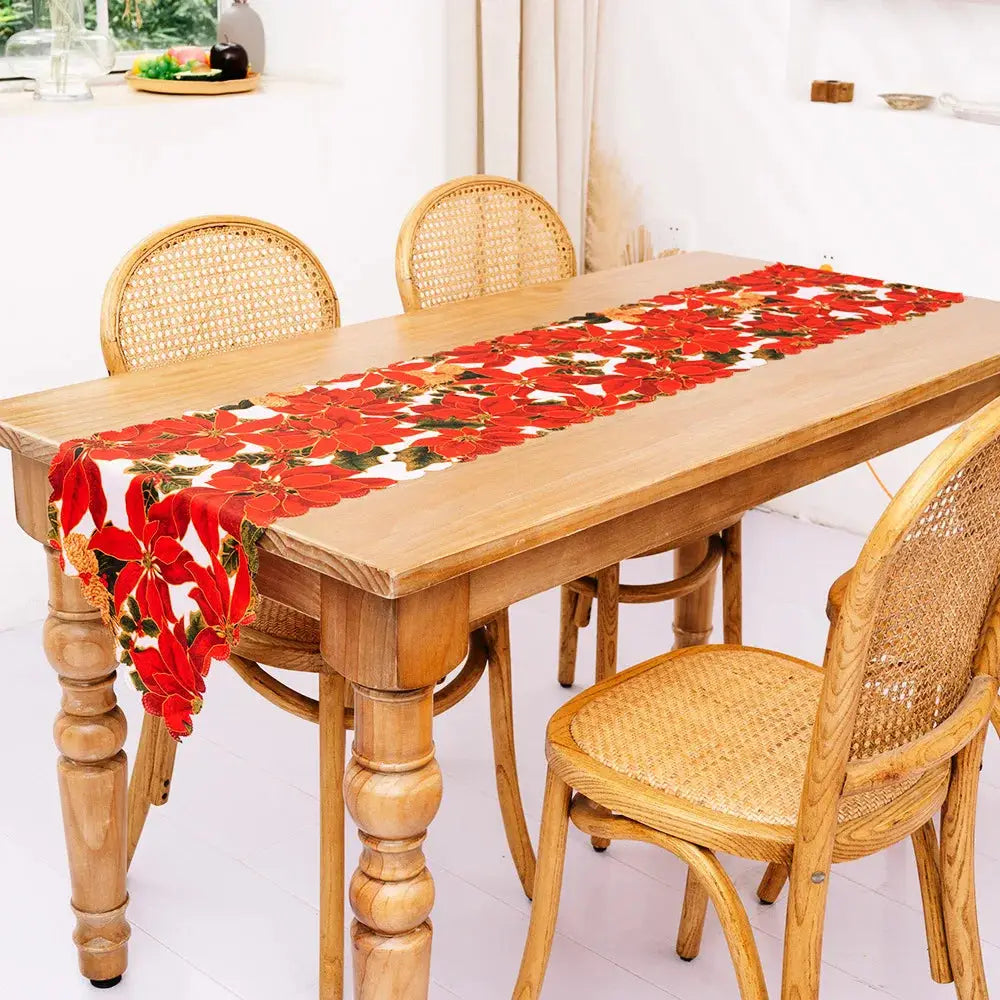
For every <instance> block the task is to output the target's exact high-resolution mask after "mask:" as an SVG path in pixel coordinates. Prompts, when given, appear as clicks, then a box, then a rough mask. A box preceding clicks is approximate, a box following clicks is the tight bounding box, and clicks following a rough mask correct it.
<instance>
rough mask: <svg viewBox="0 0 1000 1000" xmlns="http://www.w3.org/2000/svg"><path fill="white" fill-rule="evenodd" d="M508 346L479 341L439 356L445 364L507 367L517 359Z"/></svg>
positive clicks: (490, 341)
mask: <svg viewBox="0 0 1000 1000" xmlns="http://www.w3.org/2000/svg"><path fill="white" fill-rule="evenodd" d="M517 356H518V355H517V354H516V353H514V352H513V351H511V350H510V346H509V345H508V344H506V343H501V342H500V341H498V340H480V341H479V342H478V343H475V344H469V345H468V346H467V347H456V348H453V349H452V350H449V351H444V352H443V353H442V355H441V357H442V359H443V360H444V361H445V362H446V363H447V364H454V365H483V366H484V367H488V368H500V367H502V366H504V365H509V364H510V363H511V362H513V361H514V360H515V359H516V358H517Z"/></svg>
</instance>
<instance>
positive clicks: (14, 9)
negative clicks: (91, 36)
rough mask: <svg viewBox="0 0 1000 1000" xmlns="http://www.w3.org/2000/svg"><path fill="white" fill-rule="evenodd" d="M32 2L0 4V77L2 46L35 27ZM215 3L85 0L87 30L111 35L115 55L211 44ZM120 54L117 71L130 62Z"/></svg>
mask: <svg viewBox="0 0 1000 1000" xmlns="http://www.w3.org/2000/svg"><path fill="white" fill-rule="evenodd" d="M34 2H35V0H0V79H2V78H4V77H5V76H7V77H9V76H10V73H9V72H8V71H7V69H8V68H7V67H6V66H5V65H4V60H3V58H2V57H3V46H4V45H5V44H6V42H7V39H8V38H10V36H11V35H13V34H14V32H15V31H22V30H23V29H25V28H30V27H31V25H32V24H33V23H34V13H33V5H34ZM218 3H219V0H84V12H85V16H86V19H87V27H88V28H97V27H100V28H101V29H102V30H104V29H107V30H109V31H110V33H111V35H112V37H113V38H114V40H115V42H116V43H117V45H118V49H119V52H120V53H134V52H162V51H163V50H164V49H169V48H170V47H171V46H172V45H204V46H205V47H206V48H207V47H209V46H210V45H212V44H213V43H214V42H215V26H216V21H217V19H218ZM132 58H133V57H132V56H131V55H124V56H122V55H119V68H120V69H126V68H128V67H129V66H130V65H131V63H132Z"/></svg>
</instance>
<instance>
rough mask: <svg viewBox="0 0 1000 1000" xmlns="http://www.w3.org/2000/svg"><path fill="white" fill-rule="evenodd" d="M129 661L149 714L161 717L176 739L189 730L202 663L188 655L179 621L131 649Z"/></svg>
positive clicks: (198, 698)
mask: <svg viewBox="0 0 1000 1000" xmlns="http://www.w3.org/2000/svg"><path fill="white" fill-rule="evenodd" d="M131 658H132V663H133V664H134V665H135V672H136V676H137V677H138V683H139V685H140V688H141V690H142V691H143V695H142V705H143V708H145V709H146V711H147V712H149V713H150V715H159V716H162V717H163V721H164V722H165V723H166V726H167V729H168V731H169V732H170V733H171V735H172V736H174V737H175V738H176V739H180V738H181V737H182V736H187V735H189V734H190V732H191V730H192V722H191V717H192V716H193V715H197V713H198V712H200V711H201V702H202V695H204V693H205V679H204V663H203V662H200V661H198V660H196V659H195V658H194V656H192V651H191V650H190V649H189V648H188V641H187V636H186V635H185V633H184V630H183V625H182V623H181V622H177V623H176V624H175V625H174V626H173V628H168V629H166V630H164V631H163V632H161V633H160V634H159V636H158V638H157V642H156V645H154V646H147V647H146V648H144V649H136V648H133V649H132V650H131Z"/></svg>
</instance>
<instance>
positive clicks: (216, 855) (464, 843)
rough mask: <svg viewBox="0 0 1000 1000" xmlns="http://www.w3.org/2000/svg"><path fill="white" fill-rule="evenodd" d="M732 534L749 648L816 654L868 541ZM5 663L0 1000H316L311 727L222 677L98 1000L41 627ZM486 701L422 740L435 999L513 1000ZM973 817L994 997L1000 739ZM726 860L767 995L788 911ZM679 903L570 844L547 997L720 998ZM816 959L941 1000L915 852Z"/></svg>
mask: <svg viewBox="0 0 1000 1000" xmlns="http://www.w3.org/2000/svg"><path fill="white" fill-rule="evenodd" d="M745 535H746V540H745V552H746V557H745V558H746V573H745V602H744V604H745V609H746V625H745V630H744V636H745V640H746V641H747V643H749V644H754V645H764V646H773V647H774V648H777V649H780V650H783V651H786V652H788V653H792V654H795V655H798V656H802V657H807V658H814V659H815V658H819V657H821V656H822V652H823V646H824V641H825V637H826V622H825V619H824V604H825V597H826V590H827V587H828V586H829V584H830V582H831V581H832V580H833V579H834V578H835V577H836V576H837V575H838V574H839V573H841V572H842V571H843V570H844V569H846V568H848V567H849V566H850V565H851V564H852V563H853V560H854V557H855V556H856V554H857V552H858V549H859V547H860V544H861V540H860V539H859V538H856V537H854V536H852V535H848V534H845V533H841V532H836V531H831V530H828V529H824V528H818V527H815V526H812V525H807V524H803V523H801V522H797V521H794V520H792V519H789V518H786V517H783V516H780V515H774V514H763V513H753V514H751V515H749V517H748V518H747V522H746V528H745ZM668 566H669V564H668V563H666V562H664V560H662V559H653V560H647V561H645V563H643V564H635V563H633V564H632V566H631V567H630V568H629V570H627V571H626V572H627V578H628V579H631V580H640V579H653V578H654V577H655V576H656V575H657V574H658V573H659V574H662V573H663V572H664V570H665V569H666V568H668ZM557 610H558V597H557V595H556V594H555V593H549V594H545V595H542V596H540V597H538V598H535V599H533V600H530V601H526V602H524V603H523V604H521V605H519V606H517V607H516V608H514V609H513V612H512V617H513V640H514V684H515V712H516V716H517V729H518V752H519V760H520V771H521V781H522V787H523V789H524V795H525V800H526V807H527V812H528V818H529V822H530V825H531V827H532V829H533V831H534V830H537V823H538V818H539V809H540V805H541V794H542V786H543V779H544V760H543V755H542V739H543V732H544V726H545V722H546V720H547V719H548V717H549V716H550V715H551V713H552V712H553V711H554V710H555V709H556V708H557V707H558V706H559V704H560V703H561V702H562V700H563V699H564V698H565V697H566V692H564V691H563V690H562V689H561V688H560V687H559V686H558V684H557V683H556V679H555V662H554V654H555V648H556V632H557V617H556V615H557ZM669 617H670V609H669V606H666V605H660V606H646V607H643V606H635V607H631V608H626V609H625V610H624V612H623V617H622V625H623V628H622V643H621V663H622V664H623V665H627V664H631V663H636V662H639V661H640V660H642V659H644V658H646V657H648V656H650V655H653V654H655V653H657V652H660V651H661V650H663V649H665V648H667V647H669V645H670V643H671V639H672V636H671V631H670V625H669ZM580 660H581V662H580V667H579V674H578V676H579V679H580V680H581V681H583V682H584V683H585V682H586V681H587V680H588V679H592V677H593V653H592V637H588V638H584V639H583V640H582V641H581V658H580ZM0 663H2V664H3V667H2V669H3V671H4V681H5V683H4V689H5V690H6V691H7V692H8V696H9V697H8V711H7V712H6V713H5V717H4V725H3V727H2V730H0V732H2V735H0V754H2V757H3V760H4V761H5V766H4V768H3V771H2V777H0V794H2V801H3V803H4V807H3V811H2V812H0V901H2V902H0V997H4V998H6V1000H50V998H51V1000H75V998H83V997H92V998H96V997H97V996H102V995H105V996H108V997H109V1000H161V998H171V1000H232V998H234V997H236V998H242V1000H315V997H316V979H317V973H316V960H317V959H316V956H317V896H318V893H317V872H318V861H317V845H318V837H319V832H318V831H319V825H318V824H319V821H318V804H317V797H316V785H317V781H318V765H317V759H316V758H317V738H316V730H315V729H314V727H312V726H310V725H309V724H307V723H304V722H300V721H299V720H297V719H294V718H292V717H291V716H287V715H285V714H283V713H281V712H279V711H277V710H275V709H273V708H271V706H269V705H268V704H266V703H265V702H264V701H262V700H261V699H259V698H258V697H257V696H255V695H254V694H253V693H252V692H251V691H250V690H249V689H248V688H246V687H244V686H243V684H242V683H241V682H240V681H239V680H238V679H237V678H235V676H234V675H232V674H231V672H229V671H228V670H227V669H226V668H225V667H223V666H221V665H219V666H216V668H215V669H214V672H213V674H212V676H211V678H210V683H209V692H208V702H207V706H206V708H205V711H204V712H203V713H202V715H201V716H200V717H199V719H198V720H197V732H196V734H195V736H194V737H193V738H192V739H191V740H190V741H188V742H187V743H186V744H185V745H184V747H183V748H182V749H181V751H180V753H179V755H178V765H177V770H176V774H175V783H174V788H173V792H172V797H171V800H170V803H169V804H168V805H167V806H166V807H165V808H163V809H154V810H153V811H152V813H151V815H150V818H149V822H148V823H147V826H146V831H145V834H144V839H143V841H142V843H141V844H140V847H139V850H138V853H137V855H136V859H135V862H134V865H133V868H132V872H131V874H130V877H129V890H130V892H131V905H130V907H129V917H130V920H131V922H132V928H133V934H132V947H131V963H130V967H129V970H128V973H127V974H126V976H125V979H124V981H123V982H122V983H121V984H120V985H119V986H118V987H117V988H116V989H115V990H114V991H112V992H110V993H108V994H98V993H95V992H93V991H92V989H91V987H90V986H89V985H88V984H87V983H86V982H85V981H84V980H82V979H80V978H79V976H78V974H77V972H76V959H75V952H74V949H73V946H72V944H71V942H70V933H71V929H72V919H71V917H70V914H69V907H68V905H67V900H68V896H69V891H68V885H67V878H66V865H65V858H64V854H63V844H62V828H61V822H60V817H59V807H58V802H57V795H56V789H55V774H54V759H55V751H54V749H53V746H52V741H51V735H50V724H51V720H52V718H53V717H54V714H55V711H56V708H57V702H58V689H57V685H56V681H55V678H54V675H53V674H52V672H51V671H50V670H49V668H48V667H47V665H46V664H45V662H44V659H43V656H42V652H41V648H40V640H39V625H38V623H34V624H28V625H25V626H24V627H21V628H17V629H12V630H10V631H7V632H4V633H2V634H0ZM118 688H119V697H120V698H121V701H122V705H123V708H124V709H125V712H126V714H127V715H128V716H129V719H130V721H131V722H132V728H133V736H132V739H131V740H130V743H129V751H130V752H131V750H132V748H133V747H134V740H135V738H136V735H137V734H138V730H139V726H138V722H139V720H140V711H141V710H140V706H139V703H138V699H137V697H136V695H135V693H134V692H133V691H132V690H131V686H130V685H129V683H128V681H127V680H126V679H122V680H121V681H119V686H118ZM485 688H486V686H485V684H483V685H480V688H479V690H477V691H476V692H475V693H474V694H473V695H472V696H471V697H470V698H469V699H468V700H467V701H466V702H464V703H463V704H462V705H460V706H459V707H458V708H457V709H455V710H453V711H452V712H450V713H448V714H447V715H445V716H442V717H440V718H439V719H438V721H437V726H436V734H435V735H436V740H437V748H438V759H439V760H440V762H441V767H442V768H443V770H444V776H445V794H444V804H443V806H442V809H441V812H440V814H439V817H438V819H437V820H436V822H435V824H434V826H433V828H432V830H431V834H430V838H429V840H428V856H429V860H430V866H431V870H432V871H433V873H434V876H435V880H436V883H437V905H436V907H435V910H434V924H435V943H434V958H433V987H432V989H431V996H432V997H433V1000H455V998H460V1000H506V998H508V997H509V996H510V991H511V988H512V986H513V982H514V978H515V976H516V972H517V967H518V963H519V960H520V954H521V947H522V944H523V941H524V935H525V931H526V929H527V921H528V910H529V906H528V903H527V901H526V900H525V899H524V897H523V896H522V894H521V891H520V888H519V885H518V882H517V879H516V877H515V875H514V871H513V868H512V866H511V864H510V860H509V858H508V856H507V849H506V843H505V841H504V837H503V832H502V828H501V824H500V816H499V812H498V809H497V805H496V799H495V795H494V787H493V776H492V758H491V752H490V738H489V725H488V722H487V719H488V713H487V702H486V690H485ZM723 694H724V693H723V692H720V696H721V695H723ZM980 803H981V809H980V839H979V845H978V852H977V856H978V862H979V865H978V876H979V890H980V893H979V899H980V913H981V922H982V933H983V937H984V940H985V942H986V945H985V951H986V963H987V973H988V975H989V976H990V977H991V979H992V981H993V982H996V983H1000V894H998V890H1000V840H998V838H997V837H996V835H995V833H996V831H997V830H1000V746H998V742H997V740H996V739H994V738H992V737H991V738H990V740H989V741H988V746H987V760H986V764H985V767H984V770H983V786H982V795H981V799H980ZM352 840H353V838H352ZM351 854H353V847H352V848H351ZM724 860H725V862H726V865H727V868H728V869H729V871H730V872H731V873H732V874H733V876H734V878H735V879H736V881H737V885H738V887H739V889H740V891H741V893H742V895H743V898H744V900H745V901H746V903H747V906H748V909H749V912H750V919H751V921H752V923H753V925H754V928H755V930H756V933H757V939H758V942H759V947H760V951H761V955H762V958H763V963H764V969H765V972H766V975H767V978H768V983H769V985H770V988H771V992H772V996H776V995H777V993H778V990H779V983H780V969H781V935H782V928H783V921H784V906H783V902H781V903H779V904H777V905H775V906H773V907H770V908H765V907H761V906H759V905H757V904H756V902H755V898H754V888H755V886H756V883H757V880H758V877H759V875H760V873H761V866H760V865H758V864H751V863H749V862H745V861H742V860H739V859H735V858H733V859H724ZM349 865H350V866H352V867H353V857H351V855H349ZM683 887H684V869H683V867H682V866H681V864H680V862H678V861H676V860H675V859H673V858H672V857H670V856H669V855H667V854H666V853H665V852H663V851H659V850H657V849H656V848H654V847H648V846H643V845H637V844H617V843H616V844H614V845H613V846H612V848H611V850H610V851H609V852H608V853H607V854H604V855H597V854H595V853H594V852H593V851H592V850H591V849H590V846H589V842H588V841H587V838H585V837H584V836H582V835H581V834H579V833H578V831H575V830H572V829H571V830H570V850H569V859H568V864H567V870H566V882H565V889H564V893H563V904H562V909H561V912H560V917H559V932H558V936H557V938H556V942H555V948H554V952H553V957H552V963H551V965H550V968H549V975H548V979H547V980H546V988H545V990H544V997H545V1000H605V998H607V1000H618V998H621V1000H626V998H627V1000H665V998H675V1000H716V998H735V997H736V995H737V994H736V984H735V980H734V977H733V974H732V971H731V968H730V962H729V956H728V953H727V949H726V946H725V942H724V941H723V939H722V936H721V933H720V931H719V928H718V924H717V922H716V921H715V917H714V915H712V914H710V916H709V923H708V927H707V929H706V934H705V941H704V946H703V948H702V953H701V956H700V957H699V958H698V959H697V960H696V961H695V962H693V963H691V964H687V963H684V962H681V961H680V960H679V959H678V958H677V957H676V956H675V954H674V950H673V945H674V936H675V933H676V928H677V919H678V916H679V914H680V904H681V897H682V893H683ZM824 955H825V965H824V970H823V987H822V996H823V998H824V1000H882V998H884V997H887V996H888V997H896V998H898V1000H930V998H947V997H953V996H954V992H953V988H952V987H951V986H938V985H935V984H934V983H932V982H931V980H930V976H929V974H928V971H927V964H926V959H925V948H924V941H923V925H922V918H921V914H920V899H919V892H918V887H917V881H916V876H915V872H914V866H913V859H912V855H911V853H910V849H909V846H908V844H903V845H900V846H899V847H898V848H897V849H895V850H893V851H890V852H887V853H885V854H882V855H879V856H876V857H874V858H869V859H866V860H864V861H860V862H854V863H851V864H847V865H844V866H841V867H839V868H838V869H837V871H836V873H835V875H834V876H833V884H832V886H831V893H830V910H829V915H828V920H827V934H826V942H825V952H824Z"/></svg>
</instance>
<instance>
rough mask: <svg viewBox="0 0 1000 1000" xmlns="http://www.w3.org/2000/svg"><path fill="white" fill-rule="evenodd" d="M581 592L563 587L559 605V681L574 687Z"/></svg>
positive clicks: (564, 685)
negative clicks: (577, 616)
mask: <svg viewBox="0 0 1000 1000" xmlns="http://www.w3.org/2000/svg"><path fill="white" fill-rule="evenodd" d="M580 596H581V595H580V594H578V593H577V592H576V591H575V590H570V588H569V587H563V588H562V593H561V594H560V607H559V683H560V684H561V685H562V686H563V687H564V688H568V687H572V686H573V681H575V680H576V646H577V639H578V637H579V634H580V630H579V627H578V626H577V622H576V612H577V605H578V604H579V602H580Z"/></svg>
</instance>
